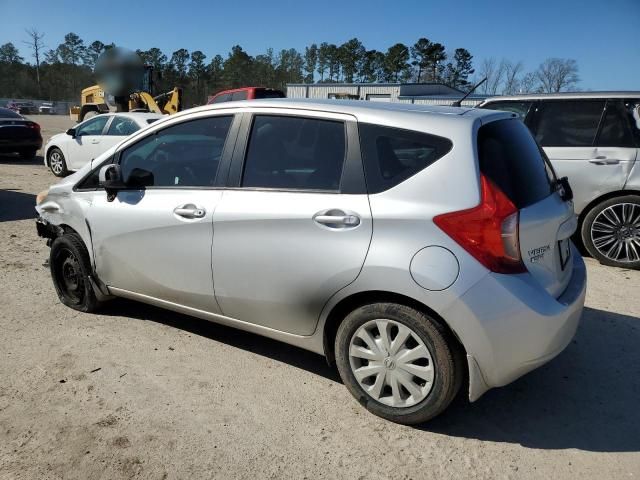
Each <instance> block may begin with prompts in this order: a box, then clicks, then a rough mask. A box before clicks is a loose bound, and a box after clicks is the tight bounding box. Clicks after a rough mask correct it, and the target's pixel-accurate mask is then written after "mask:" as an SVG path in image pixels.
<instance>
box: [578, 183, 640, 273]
mask: <svg viewBox="0 0 640 480" xmlns="http://www.w3.org/2000/svg"><path fill="white" fill-rule="evenodd" d="M581 234H582V242H583V244H584V246H585V248H586V249H587V251H588V252H589V254H590V255H591V256H592V257H593V258H595V259H596V260H598V261H599V262H600V263H602V264H604V265H611V266H614V267H623V268H640V196H637V195H625V196H622V197H615V198H610V199H609V200H605V201H604V202H602V203H599V204H598V205H596V206H595V207H594V208H592V209H591V210H590V211H589V213H587V215H586V216H585V217H584V221H583V222H582V231H581Z"/></svg>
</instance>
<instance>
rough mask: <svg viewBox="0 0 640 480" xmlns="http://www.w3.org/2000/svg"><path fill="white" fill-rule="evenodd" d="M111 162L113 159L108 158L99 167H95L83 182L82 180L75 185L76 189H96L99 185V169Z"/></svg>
mask: <svg viewBox="0 0 640 480" xmlns="http://www.w3.org/2000/svg"><path fill="white" fill-rule="evenodd" d="M112 160H113V157H111V158H108V159H107V160H105V161H104V162H102V163H101V164H100V165H98V166H97V167H95V168H94V169H93V170H92V171H91V173H90V174H89V175H87V176H86V177H85V178H84V180H82V181H81V182H80V183H78V184H77V185H76V188H79V189H96V188H99V187H100V185H99V184H98V177H99V175H100V168H102V167H103V166H105V165H106V164H107V163H111V162H112Z"/></svg>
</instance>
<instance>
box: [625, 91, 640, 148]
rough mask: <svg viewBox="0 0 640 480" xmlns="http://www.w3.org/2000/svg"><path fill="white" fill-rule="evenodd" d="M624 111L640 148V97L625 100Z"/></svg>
mask: <svg viewBox="0 0 640 480" xmlns="http://www.w3.org/2000/svg"><path fill="white" fill-rule="evenodd" d="M624 111H625V115H626V117H627V120H628V122H629V126H630V128H631V134H632V136H633V138H634V143H635V145H636V147H638V148H640V98H634V99H632V100H625V101H624Z"/></svg>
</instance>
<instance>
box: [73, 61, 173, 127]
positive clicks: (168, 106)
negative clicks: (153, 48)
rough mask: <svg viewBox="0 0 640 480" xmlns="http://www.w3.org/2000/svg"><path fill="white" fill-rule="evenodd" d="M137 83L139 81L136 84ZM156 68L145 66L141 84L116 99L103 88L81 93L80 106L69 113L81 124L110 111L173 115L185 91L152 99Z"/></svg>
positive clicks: (162, 94)
mask: <svg viewBox="0 0 640 480" xmlns="http://www.w3.org/2000/svg"><path fill="white" fill-rule="evenodd" d="M136 83H138V82H136ZM152 91H153V67H152V66H151V65H144V67H143V75H142V79H141V82H140V84H138V85H136V86H135V87H132V88H129V89H127V90H126V91H125V92H119V93H120V94H119V95H118V96H114V95H112V94H110V93H109V92H108V91H106V89H105V88H103V86H101V85H93V86H91V87H87V88H85V89H83V90H82V92H81V94H80V106H74V107H71V109H70V111H69V114H70V116H71V118H72V119H73V120H75V121H77V122H82V121H83V120H86V119H88V118H91V117H93V116H95V115H98V114H100V113H107V112H135V111H142V112H154V113H161V114H167V115H172V114H174V113H177V112H179V111H180V110H181V108H182V105H181V103H182V89H181V88H178V87H175V88H173V89H172V90H170V91H168V92H165V93H161V94H159V95H156V96H153V95H152V94H151V92H152Z"/></svg>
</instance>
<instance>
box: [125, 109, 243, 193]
mask: <svg viewBox="0 0 640 480" xmlns="http://www.w3.org/2000/svg"><path fill="white" fill-rule="evenodd" d="M232 120H233V117H232V116H230V115H227V116H221V117H208V118H201V119H197V120H191V121H187V122H183V123H179V124H177V125H172V126H170V127H167V128H165V129H163V130H160V131H158V132H156V133H154V134H152V135H149V136H147V137H145V138H143V139H142V140H140V141H139V142H137V143H135V144H133V145H131V146H130V147H128V148H127V149H126V150H124V151H123V152H122V154H121V157H120V165H121V168H122V176H123V178H124V179H125V181H126V182H127V183H128V184H130V185H136V184H139V183H141V184H143V185H144V186H146V187H211V186H213V185H214V183H215V179H216V175H217V172H218V165H219V163H220V157H221V156H222V151H223V149H224V143H225V140H226V138H227V134H228V133H229V128H230V127H231V122H232Z"/></svg>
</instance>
